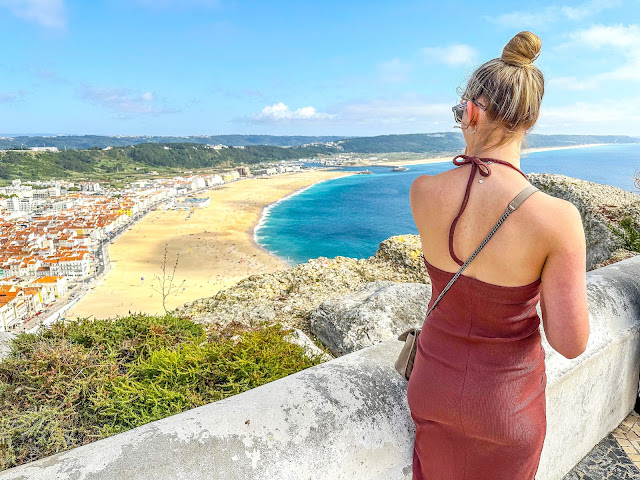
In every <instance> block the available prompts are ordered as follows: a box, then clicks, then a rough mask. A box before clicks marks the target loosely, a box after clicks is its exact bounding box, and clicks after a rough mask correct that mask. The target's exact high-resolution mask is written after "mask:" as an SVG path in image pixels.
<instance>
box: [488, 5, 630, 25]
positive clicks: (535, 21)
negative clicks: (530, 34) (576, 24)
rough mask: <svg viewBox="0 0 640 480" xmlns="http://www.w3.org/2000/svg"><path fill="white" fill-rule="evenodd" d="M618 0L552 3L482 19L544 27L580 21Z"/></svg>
mask: <svg viewBox="0 0 640 480" xmlns="http://www.w3.org/2000/svg"><path fill="white" fill-rule="evenodd" d="M620 3H621V1H620V0H590V1H588V2H584V3H582V4H580V5H576V6H575V7H567V6H560V5H552V6H548V7H545V8H541V9H539V10H538V11H537V12H533V13H532V12H530V11H528V12H510V13H505V14H502V15H499V16H497V17H491V16H485V17H484V19H485V20H488V21H490V22H492V23H495V24H498V25H500V26H502V27H505V28H510V29H511V28H513V26H514V25H518V28H520V29H522V28H525V27H545V26H547V25H548V24H550V23H554V22H559V21H565V20H572V21H580V20H583V19H585V18H587V17H590V16H593V15H596V14H598V13H600V12H601V11H603V10H605V9H607V8H612V7H617V6H618V5H620Z"/></svg>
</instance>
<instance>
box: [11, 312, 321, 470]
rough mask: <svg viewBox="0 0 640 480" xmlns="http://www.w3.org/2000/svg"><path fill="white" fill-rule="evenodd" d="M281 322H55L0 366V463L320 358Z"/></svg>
mask: <svg viewBox="0 0 640 480" xmlns="http://www.w3.org/2000/svg"><path fill="white" fill-rule="evenodd" d="M291 332H292V329H287V328H285V327H283V325H282V324H279V323H277V324H274V325H269V324H267V323H262V324H259V325H258V326H255V327H247V326H244V325H242V324H239V323H236V324H231V325H229V326H227V327H225V328H224V329H215V328H213V327H210V328H208V329H206V328H205V327H204V326H202V325H200V324H197V323H194V322H192V321H190V320H188V319H185V318H180V317H176V316H174V315H172V314H167V315H165V316H149V315H146V314H134V315H129V316H126V317H118V318H116V319H113V320H89V319H83V320H79V321H77V322H73V323H57V324H54V325H52V326H51V327H50V328H49V329H46V330H45V329H42V330H41V331H39V332H38V333H35V334H29V333H22V334H20V335H19V336H17V337H16V338H15V339H14V341H13V344H12V352H11V354H10V355H9V356H8V357H7V358H5V359H4V360H3V361H2V362H0V413H1V416H0V469H1V470H4V469H7V468H10V467H14V466H17V465H20V464H23V463H26V462H30V461H33V460H37V459H39V458H42V457H45V456H47V455H52V454H54V453H57V452H61V451H64V450H68V449H71V448H74V447H77V446H80V445H84V444H87V443H90V442H93V441H95V440H99V439H101V438H105V437H108V436H110V435H113V434H116V433H120V432H123V431H126V430H129V429H131V428H134V427H137V426H140V425H144V424H145V423H148V422H151V421H154V420H158V419H161V418H164V417H167V416H170V415H174V414H176V413H180V412H183V411H185V410H188V409H191V408H194V407H198V406H201V405H205V404H207V403H210V402H214V401H216V400H221V399H223V398H226V397H229V396H231V395H235V394H237V393H241V392H244V391H246V390H249V389H251V388H254V387H257V386H260V385H264V384H265V383H269V382H271V381H273V380H277V379H279V378H282V377H286V376H287V375H290V374H292V373H295V372H297V371H300V370H303V369H305V368H308V367H311V366H313V365H317V364H319V363H322V360H321V359H320V358H319V355H314V356H312V357H309V356H307V355H305V350H304V348H303V347H300V346H298V345H294V344H291V343H289V342H287V341H286V340H284V338H283V337H284V336H285V335H287V334H288V333H291Z"/></svg>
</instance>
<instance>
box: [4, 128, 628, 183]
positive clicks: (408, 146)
mask: <svg viewBox="0 0 640 480" xmlns="http://www.w3.org/2000/svg"><path fill="white" fill-rule="evenodd" d="M29 139H30V140H29ZM42 139H46V142H42V143H44V145H46V146H50V147H54V146H55V147H57V148H59V149H60V151H58V152H50V151H29V150H27V151H16V149H17V150H20V147H22V146H23V145H24V146H25V147H28V146H31V145H34V146H42V143H39V142H40V140H42ZM172 139H177V140H180V141H179V142H169V143H160V142H162V141H164V142H167V140H172ZM187 140H189V141H187ZM2 141H4V142H5V143H4V146H3V147H2V148H0V183H7V182H8V181H10V180H12V179H15V178H22V179H23V180H46V179H50V178H65V179H69V180H72V179H82V178H84V179H94V180H105V181H110V182H124V181H125V180H126V179H130V178H131V176H132V175H133V176H138V175H143V174H145V173H150V172H151V171H153V170H157V171H161V172H167V173H168V172H175V171H181V170H184V169H196V168H215V169H226V168H234V167H235V166H238V165H250V166H256V165H259V164H261V163H263V162H277V161H282V160H299V159H310V158H318V157H319V156H324V157H325V158H326V157H327V156H333V155H336V154H346V153H353V154H355V155H362V156H366V155H368V154H382V153H394V152H406V153H411V154H424V155H425V156H429V155H432V156H437V155H448V154H452V155H455V154H456V153H461V152H462V151H464V146H465V144H464V138H463V136H462V133H460V132H446V133H416V134H407V135H380V136H376V137H351V138H338V137H301V136H297V137H284V136H283V137H277V136H269V135H220V136H212V137H105V136H91V135H87V136H67V137H63V136H60V137H13V138H4V139H2ZM267 141H268V142H271V143H279V144H281V145H266V144H260V145H246V146H245V145H238V144H239V143H243V142H245V143H246V142H267ZM132 142H138V143H136V144H134V145H131V143H132ZM303 142H304V143H303ZM116 143H125V144H127V145H122V146H120V145H115V144H116ZM234 143H235V144H236V146H235V147H234V146H229V147H228V148H222V147H218V145H220V144H222V145H229V144H234ZM526 143H527V144H526V145H525V146H527V147H532V148H534V147H565V146H577V145H585V144H592V143H640V138H638V137H629V136H622V135H536V134H532V135H529V136H528V137H527V142H526ZM70 145H76V146H77V147H71V146H70ZM79 145H82V148H80V147H79ZM0 146H2V144H0ZM65 147H66V148H65ZM107 147H109V148H107ZM3 149H4V150H3Z"/></svg>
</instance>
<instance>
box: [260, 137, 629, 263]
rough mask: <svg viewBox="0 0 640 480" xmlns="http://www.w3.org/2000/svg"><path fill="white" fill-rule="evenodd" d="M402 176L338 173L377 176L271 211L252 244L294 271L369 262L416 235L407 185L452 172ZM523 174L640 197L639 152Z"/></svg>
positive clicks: (574, 155) (558, 161) (565, 159)
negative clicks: (394, 240) (320, 262)
mask: <svg viewBox="0 0 640 480" xmlns="http://www.w3.org/2000/svg"><path fill="white" fill-rule="evenodd" d="M451 158H452V159H453V156H452V157H451ZM407 168H408V169H409V170H406V171H404V172H392V171H391V169H390V168H389V167H345V168H341V170H345V171H355V170H367V169H368V170H371V171H372V172H373V173H374V174H373V175H352V176H349V177H344V178H337V179H333V180H328V181H324V182H320V183H317V184H315V185H312V186H310V187H307V188H305V189H303V190H301V191H299V192H296V193H294V194H292V195H290V196H288V197H285V198H283V199H281V200H280V201H279V202H277V203H274V204H272V205H270V206H269V207H267V208H266V209H265V211H264V214H263V217H262V219H261V221H260V224H259V226H258V227H257V228H256V231H255V239H256V242H257V243H259V244H260V245H262V246H263V247H264V248H266V249H267V250H268V251H269V252H271V253H272V254H273V255H277V256H278V257H280V258H281V259H282V260H283V261H285V262H287V263H288V264H289V265H291V266H295V265H297V264H299V263H303V262H306V261H307V260H309V259H310V258H317V257H327V258H334V257H336V256H338V255H341V256H344V257H352V258H367V257H370V256H371V255H373V254H374V253H375V252H376V250H377V249H378V245H379V244H380V242H382V241H383V240H385V239H387V238H389V237H392V236H394V235H404V234H415V235H417V234H418V229H417V228H416V226H415V223H414V221H413V216H412V214H411V206H410V204H409V188H410V187H411V183H412V182H413V180H414V179H415V178H416V177H417V176H419V175H423V174H430V175H433V174H436V173H440V172H444V171H446V170H450V169H452V168H457V167H456V166H455V165H454V164H453V162H444V163H432V164H423V165H408V166H407ZM520 168H521V170H522V171H523V172H524V173H525V174H529V173H534V172H535V173H558V174H562V175H567V176H570V177H575V178H581V179H584V180H589V181H591V182H597V183H602V184H607V185H613V186H616V187H619V188H622V189H624V190H628V191H631V192H635V193H640V192H639V191H638V189H637V188H636V187H635V185H634V182H633V177H634V174H635V173H636V172H640V144H621V145H601V146H595V147H587V148H572V149H565V150H553V151H546V152H533V153H528V154H526V155H523V156H522V157H521V159H520Z"/></svg>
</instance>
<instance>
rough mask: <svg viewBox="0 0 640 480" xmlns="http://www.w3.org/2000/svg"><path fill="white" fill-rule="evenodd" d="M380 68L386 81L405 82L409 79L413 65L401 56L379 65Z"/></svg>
mask: <svg viewBox="0 0 640 480" xmlns="http://www.w3.org/2000/svg"><path fill="white" fill-rule="evenodd" d="M378 68H379V70H380V75H381V77H382V80H383V81H384V82H388V83H405V82H407V81H408V80H409V73H410V72H411V69H412V66H411V64H409V63H407V62H403V61H402V60H400V59H399V58H394V59H393V60H389V61H388V62H384V63H381V64H380V65H378Z"/></svg>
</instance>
